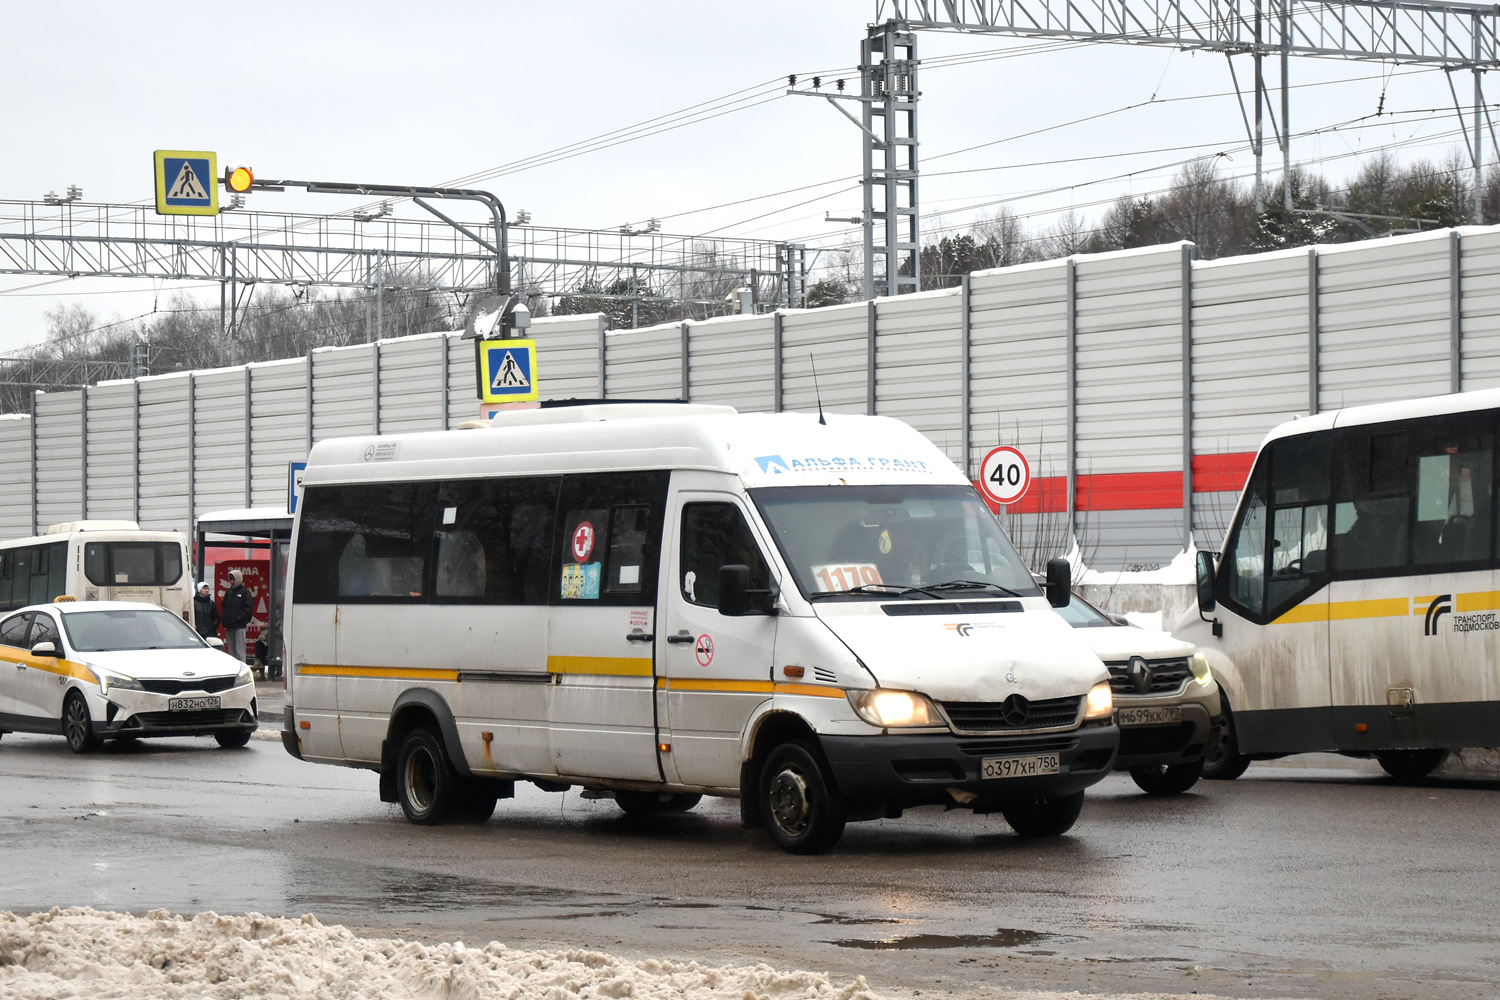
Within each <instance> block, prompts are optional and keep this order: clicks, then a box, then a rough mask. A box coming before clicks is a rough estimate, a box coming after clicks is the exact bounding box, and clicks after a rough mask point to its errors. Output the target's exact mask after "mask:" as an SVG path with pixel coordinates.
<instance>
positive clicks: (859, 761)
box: [283, 404, 1119, 852]
mask: <svg viewBox="0 0 1500 1000" xmlns="http://www.w3.org/2000/svg"><path fill="white" fill-rule="evenodd" d="M303 487H304V492H303V496H302V499H301V500H300V502H299V503H298V509H297V522H296V527H295V529H294V533H293V540H292V553H291V564H290V569H289V573H288V576H289V579H290V582H291V587H290V591H289V598H290V599H289V601H288V604H287V606H288V614H287V626H286V628H287V631H286V635H287V664H288V668H287V680H288V690H287V705H286V709H285V718H284V732H283V742H284V745H285V746H286V748H287V750H288V752H290V753H291V754H293V755H294V756H297V757H299V758H301V759H304V760H311V761H319V762H323V763H332V764H342V765H346V766H353V767H362V768H369V769H371V770H376V771H379V772H380V778H381V780H380V791H381V797H382V798H383V799H384V800H386V801H393V802H395V801H399V802H400V804H401V807H402V809H403V811H404V812H405V813H406V816H407V818H408V819H410V820H411V821H413V822H416V823H431V822H437V821H439V820H441V819H444V818H447V817H450V816H459V817H465V816H466V817H471V818H472V817H477V818H479V819H484V818H487V817H488V816H489V815H490V813H491V812H492V811H493V809H494V808H495V801H496V798H497V797H505V796H509V795H510V794H511V791H512V788H513V782H514V781H515V780H517V779H524V780H529V781H532V782H534V783H536V784H537V785H538V786H540V787H542V788H544V789H548V790H552V791H560V790H563V789H565V788H567V787H569V786H581V787H582V788H583V789H584V790H585V792H586V793H588V794H590V795H592V796H594V797H609V796H612V797H613V798H614V799H615V800H616V802H617V803H618V804H619V805H620V807H621V808H622V809H624V810H625V811H627V812H653V811H664V810H679V809H684V808H691V807H692V805H693V804H694V803H696V802H697V801H698V799H699V797H700V796H702V795H704V794H708V795H725V796H739V797H740V801H741V815H742V818H743V820H744V822H745V823H746V824H747V825H751V824H754V825H761V824H764V825H765V827H766V829H767V830H768V831H769V833H770V834H771V836H772V838H773V839H774V840H775V841H776V842H777V843H778V844H779V845H780V846H782V847H783V848H785V849H787V850H789V851H794V852H809V851H816V850H820V849H823V848H825V847H827V846H829V845H831V844H832V843H833V842H834V840H836V839H837V838H838V836H839V835H840V833H841V832H842V831H843V828H844V824H845V822H846V821H848V820H854V819H873V818H876V817H881V816H897V815H900V813H901V811H902V809H904V808H907V807H911V806H917V805H939V806H947V807H949V808H952V807H963V808H968V809H972V810H975V811H977V812H995V813H1003V814H1004V816H1005V818H1006V820H1007V821H1008V822H1009V823H1010V825H1011V826H1012V827H1013V828H1014V829H1015V830H1016V831H1017V832H1020V833H1022V834H1023V835H1056V834H1059V833H1062V832H1064V831H1066V830H1067V829H1068V828H1069V827H1071V826H1072V825H1073V822H1074V821H1075V820H1076V819H1077V816H1078V811H1079V808H1080V807H1081V805H1082V802H1083V790H1084V788H1086V787H1087V786H1089V785H1091V784H1093V783H1094V782H1096V781H1099V780H1100V779H1101V778H1103V777H1104V776H1105V775H1106V774H1107V773H1108V771H1109V769H1110V766H1111V765H1112V763H1113V761H1114V757H1115V753H1116V749H1117V747H1118V744H1119V730H1118V729H1117V728H1116V727H1115V724H1114V720H1113V702H1112V697H1111V694H1110V685H1109V674H1108V672H1107V671H1106V669H1105V667H1104V664H1103V663H1102V662H1101V661H1100V660H1099V658H1098V657H1097V656H1095V655H1094V654H1093V653H1092V652H1091V651H1090V650H1089V649H1088V647H1087V646H1086V645H1085V644H1084V643H1083V641H1082V640H1081V639H1080V638H1079V637H1078V635H1077V633H1076V632H1075V631H1074V630H1073V629H1072V628H1071V627H1070V626H1069V625H1068V624H1067V623H1066V622H1065V621H1064V620H1063V619H1062V618H1061V617H1060V616H1058V615H1057V614H1055V613H1054V612H1053V611H1052V610H1051V607H1055V606H1057V605H1059V604H1062V603H1066V602H1067V600H1068V598H1069V592H1068V575H1069V574H1068V565H1067V563H1066V562H1065V561H1063V560H1060V559H1058V560H1054V561H1053V563H1052V564H1051V565H1050V566H1049V581H1048V584H1047V587H1046V594H1045V596H1044V593H1043V589H1042V588H1039V587H1038V586H1037V584H1036V583H1035V582H1033V580H1032V578H1031V574H1030V572H1029V571H1028V569H1027V567H1026V566H1025V565H1024V564H1023V563H1022V562H1021V560H1020V558H1019V557H1018V556H1017V555H1016V553H1015V550H1014V549H1013V548H1012V547H1011V545H1010V543H1009V542H1008V541H1007V540H1006V538H1005V535H1004V534H1003V533H1002V532H1001V530H1000V528H999V525H998V523H997V522H996V520H995V518H994V517H993V516H992V515H991V514H990V513H989V511H988V509H987V508H986V507H985V506H984V504H983V502H982V501H981V500H980V498H979V495H978V494H977V493H976V492H975V490H974V488H973V486H972V485H970V484H969V482H968V481H967V480H966V479H965V477H964V476H963V474H962V473H961V472H959V470H958V469H956V468H955V467H954V466H953V464H952V463H951V462H950V461H948V459H947V458H946V457H945V456H944V455H943V453H942V452H940V451H939V450H938V449H937V448H936V447H934V446H933V445H932V444H931V443H930V442H929V441H927V440H926V439H925V438H923V437H922V436H921V435H920V434H918V433H916V432H915V431H914V430H912V429H911V428H910V427H908V426H906V425H905V424H902V423H900V422H899V421H895V420H891V419H889V418H885V417H865V416H838V415H829V416H828V417H827V420H826V422H824V421H823V420H821V419H820V418H819V417H817V416H816V415H812V416H810V415H804V414H790V413H788V414H737V413H736V412H735V411H734V410H733V409H731V408H729V407H717V406H698V405H684V404H656V405H649V404H613V405H587V406H572V407H556V408H550V409H540V410H531V411H519V412H511V413H505V414H501V415H500V416H497V417H496V418H495V420H494V421H492V424H491V425H490V426H488V427H486V428H484V429H476V430H463V431H450V432H437V433H425V434H407V435H396V436H390V437H364V438H341V439H334V440H329V441H322V442H319V443H318V444H317V445H316V446H315V447H314V448H313V451H312V454H311V456H310V458H309V461H308V466H307V471H306V474H305V477H304V480H303ZM1049 605H1050V606H1049Z"/></svg>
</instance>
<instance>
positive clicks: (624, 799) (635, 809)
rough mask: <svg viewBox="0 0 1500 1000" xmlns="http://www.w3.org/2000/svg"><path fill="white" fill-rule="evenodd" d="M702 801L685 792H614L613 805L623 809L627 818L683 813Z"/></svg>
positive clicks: (699, 797)
mask: <svg viewBox="0 0 1500 1000" xmlns="http://www.w3.org/2000/svg"><path fill="white" fill-rule="evenodd" d="M702 801H703V796H701V795H692V794H689V793H687V792H683V793H681V794H673V793H671V792H615V805H617V806H619V807H620V808H621V809H623V810H624V811H625V814H626V815H627V816H656V815H659V814H661V813H685V812H688V811H690V810H691V809H692V808H693V807H694V806H696V805H697V804H698V803H699V802H702Z"/></svg>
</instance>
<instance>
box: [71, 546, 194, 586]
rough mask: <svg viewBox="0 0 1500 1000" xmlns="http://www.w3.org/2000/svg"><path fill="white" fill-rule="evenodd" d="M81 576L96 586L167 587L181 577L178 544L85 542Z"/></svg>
mask: <svg viewBox="0 0 1500 1000" xmlns="http://www.w3.org/2000/svg"><path fill="white" fill-rule="evenodd" d="M83 575H84V577H85V578H87V580H88V582H89V583H92V584H93V585H94V586H96V587H170V586H172V584H174V583H176V582H177V581H178V580H180V579H182V546H181V545H179V544H177V543H176V542H86V543H84V546H83ZM60 585H61V584H60V583H59V586H60ZM58 593H62V591H60V590H59V591H58ZM54 596H56V595H54Z"/></svg>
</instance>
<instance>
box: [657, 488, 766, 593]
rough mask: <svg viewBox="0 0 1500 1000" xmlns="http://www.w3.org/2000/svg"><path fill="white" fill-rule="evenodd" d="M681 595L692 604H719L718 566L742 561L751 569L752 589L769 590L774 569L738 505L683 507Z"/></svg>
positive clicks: (679, 576)
mask: <svg viewBox="0 0 1500 1000" xmlns="http://www.w3.org/2000/svg"><path fill="white" fill-rule="evenodd" d="M681 562H682V565H681V566H680V568H679V570H678V574H677V575H678V581H679V583H680V584H681V586H682V596H683V597H684V598H685V599H686V600H688V601H689V602H691V603H693V604H699V605H703V606H704V607H709V608H717V607H718V606H719V567H721V566H724V565H727V564H730V563H740V564H743V565H745V566H747V567H748V568H749V569H750V589H751V590H762V591H768V590H770V588H771V570H770V567H768V566H767V565H766V560H765V557H764V556H762V555H761V552H760V546H759V545H757V544H756V542H755V536H754V535H752V534H751V533H750V526H749V525H747V524H746V523H745V517H744V515H743V514H741V513H740V510H739V508H738V507H736V506H735V505H734V504H731V503H690V504H687V505H686V506H684V507H683V508H682V559H681Z"/></svg>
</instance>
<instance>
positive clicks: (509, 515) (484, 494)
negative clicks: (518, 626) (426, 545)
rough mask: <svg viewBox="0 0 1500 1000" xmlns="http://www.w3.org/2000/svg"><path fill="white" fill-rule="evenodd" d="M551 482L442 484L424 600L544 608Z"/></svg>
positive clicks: (552, 499) (552, 493)
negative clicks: (430, 575)
mask: <svg viewBox="0 0 1500 1000" xmlns="http://www.w3.org/2000/svg"><path fill="white" fill-rule="evenodd" d="M558 482H559V480H558V479H557V477H546V478H531V479H484V480H454V481H451V482H447V483H444V484H442V486H441V487H440V488H439V490H438V501H437V520H438V525H437V530H436V533H435V536H434V537H435V546H434V548H435V556H434V575H433V587H432V602H433V603H434V604H546V603H547V580H548V579H549V578H550V574H549V573H548V572H547V559H548V556H549V554H550V551H551V544H552V531H551V528H552V516H553V510H554V509H555V507H556V505H557V488H558Z"/></svg>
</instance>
